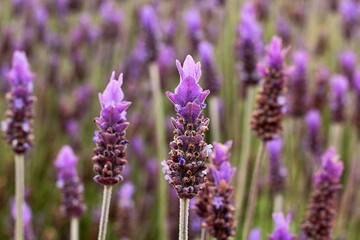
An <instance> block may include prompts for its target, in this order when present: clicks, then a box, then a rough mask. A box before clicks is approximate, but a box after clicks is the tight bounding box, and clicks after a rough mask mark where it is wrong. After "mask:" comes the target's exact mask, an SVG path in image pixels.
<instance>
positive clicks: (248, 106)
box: [235, 88, 256, 229]
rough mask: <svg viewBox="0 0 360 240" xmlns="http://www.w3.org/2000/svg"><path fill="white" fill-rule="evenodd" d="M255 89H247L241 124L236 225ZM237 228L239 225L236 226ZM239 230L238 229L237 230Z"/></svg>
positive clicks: (247, 160)
mask: <svg viewBox="0 0 360 240" xmlns="http://www.w3.org/2000/svg"><path fill="white" fill-rule="evenodd" d="M255 92H256V88H249V89H248V94H249V95H248V97H247V99H246V102H245V103H244V105H245V110H244V111H245V112H244V117H243V123H242V125H243V126H242V133H243V134H241V135H242V141H241V149H242V150H241V155H240V158H239V162H238V164H237V165H238V166H240V167H239V172H238V173H237V181H236V187H237V189H238V191H237V193H236V196H235V209H236V210H237V214H236V219H237V221H238V223H240V218H241V215H242V210H243V208H242V206H243V201H244V193H245V188H246V179H247V173H248V165H249V160H250V148H251V129H250V127H249V124H250V118H251V112H252V107H253V101H254V97H255ZM237 226H239V224H238V225H237ZM238 229H240V228H238Z"/></svg>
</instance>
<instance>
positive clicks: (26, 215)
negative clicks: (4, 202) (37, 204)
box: [10, 200, 35, 240]
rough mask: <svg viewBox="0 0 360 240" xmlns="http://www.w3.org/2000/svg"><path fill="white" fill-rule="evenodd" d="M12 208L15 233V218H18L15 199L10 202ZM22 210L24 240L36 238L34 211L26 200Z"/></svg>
mask: <svg viewBox="0 0 360 240" xmlns="http://www.w3.org/2000/svg"><path fill="white" fill-rule="evenodd" d="M10 209H11V223H12V224H11V226H12V232H13V235H14V230H15V219H16V204H15V201H14V200H11V202H10ZM22 212H23V226H24V240H34V239H35V235H34V232H33V228H32V224H31V220H32V212H31V209H30V207H29V205H28V204H27V203H26V202H24V204H23V210H22Z"/></svg>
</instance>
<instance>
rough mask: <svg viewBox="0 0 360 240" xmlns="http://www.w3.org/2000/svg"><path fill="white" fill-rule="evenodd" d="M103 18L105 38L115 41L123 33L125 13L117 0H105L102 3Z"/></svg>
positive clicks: (103, 34) (102, 26)
mask: <svg viewBox="0 0 360 240" xmlns="http://www.w3.org/2000/svg"><path fill="white" fill-rule="evenodd" d="M100 14H101V19H102V25H101V31H102V33H101V35H102V38H103V39H105V40H111V41H115V40H116V39H117V38H118V37H119V36H120V35H121V28H122V22H123V18H124V17H123V13H122V11H121V10H120V9H118V8H117V6H116V3H115V1H110V0H109V1H103V2H102V4H101V5H100Z"/></svg>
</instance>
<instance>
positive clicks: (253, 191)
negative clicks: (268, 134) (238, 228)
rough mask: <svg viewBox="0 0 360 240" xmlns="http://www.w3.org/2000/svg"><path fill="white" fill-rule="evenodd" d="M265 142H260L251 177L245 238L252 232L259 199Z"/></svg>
mask: <svg viewBox="0 0 360 240" xmlns="http://www.w3.org/2000/svg"><path fill="white" fill-rule="evenodd" d="M264 145H265V142H262V143H261V144H260V147H259V149H258V153H257V157H256V162H255V166H254V170H253V175H252V179H251V186H250V192H249V200H248V208H247V211H246V218H245V225H244V231H243V238H242V239H247V238H248V234H249V232H250V228H251V224H252V220H253V216H254V213H255V206H256V200H257V192H258V189H257V186H258V180H259V175H260V170H261V160H262V158H263V155H264V149H265V146H264Z"/></svg>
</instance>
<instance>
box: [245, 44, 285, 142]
mask: <svg viewBox="0 0 360 240" xmlns="http://www.w3.org/2000/svg"><path fill="white" fill-rule="evenodd" d="M286 52H287V51H286V50H284V49H282V44H281V40H280V39H279V38H278V37H273V38H272V41H271V43H270V45H269V46H268V49H267V55H266V56H265V59H264V62H263V64H261V65H259V70H260V72H261V74H262V77H263V79H264V81H263V85H262V89H261V90H260V92H259V93H258V98H257V102H256V103H257V105H256V110H255V112H254V113H253V115H252V119H251V128H252V130H253V131H254V132H255V133H256V134H257V136H258V137H259V138H261V139H262V140H263V141H268V140H272V139H273V138H275V137H276V136H277V135H279V133H280V132H281V130H282V126H281V124H282V123H281V122H282V119H283V111H284V109H283V108H284V103H285V100H284V96H283V94H284V91H285V78H286V75H287V74H288V72H289V70H288V69H287V68H286V66H285V63H284V61H285V60H284V58H285V54H286Z"/></svg>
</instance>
